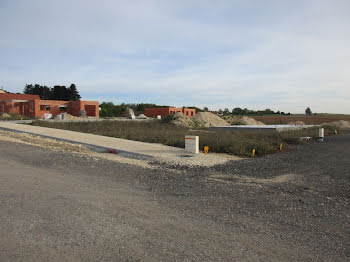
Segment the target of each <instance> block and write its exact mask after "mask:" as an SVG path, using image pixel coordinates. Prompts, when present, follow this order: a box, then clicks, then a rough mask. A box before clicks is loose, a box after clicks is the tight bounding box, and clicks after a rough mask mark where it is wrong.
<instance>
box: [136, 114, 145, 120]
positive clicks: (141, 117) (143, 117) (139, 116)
mask: <svg viewBox="0 0 350 262" xmlns="http://www.w3.org/2000/svg"><path fill="white" fill-rule="evenodd" d="M136 119H148V117H147V116H145V115H144V114H141V115H138V116H137V117H136Z"/></svg>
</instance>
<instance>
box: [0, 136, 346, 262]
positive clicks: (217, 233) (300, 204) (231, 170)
mask: <svg viewBox="0 0 350 262" xmlns="http://www.w3.org/2000/svg"><path fill="white" fill-rule="evenodd" d="M349 145H350V136H349V135H348V136H337V137H332V138H330V139H329V140H328V141H327V142H326V143H324V144H312V145H307V146H304V147H297V148H296V149H295V150H294V151H293V152H287V153H282V154H277V155H272V156H268V157H265V158H260V159H248V160H243V161H232V163H230V164H227V165H222V166H217V167H215V168H211V169H206V168H202V169H201V168H197V169H186V168H182V169H176V170H175V169H174V170H172V169H169V168H165V167H156V168H155V169H142V168H140V167H137V166H132V165H127V164H120V163H116V162H113V161H108V160H104V159H101V160H93V159H90V158H88V157H87V156H80V155H77V154H70V153H63V152H55V151H50V150H48V149H43V148H39V147H34V146H29V145H23V144H17V143H13V142H7V141H2V140H0V221H1V223H0V261H347V260H348V261H349V260H350V227H349V226H350V224H349V219H350V211H349V210H350V205H349V198H350V191H349V185H350V168H349V167H350V165H349V159H350V153H349V150H348V148H349ZM329 150H331V152H328V151H329ZM306 157H308V159H306ZM314 162H316V163H314Z"/></svg>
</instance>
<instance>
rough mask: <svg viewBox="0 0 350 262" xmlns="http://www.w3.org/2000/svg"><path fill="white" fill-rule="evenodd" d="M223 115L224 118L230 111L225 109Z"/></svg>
mask: <svg viewBox="0 0 350 262" xmlns="http://www.w3.org/2000/svg"><path fill="white" fill-rule="evenodd" d="M223 114H224V116H228V115H229V114H230V110H228V108H225V109H224V112H223Z"/></svg>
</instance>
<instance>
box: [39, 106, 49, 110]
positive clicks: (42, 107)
mask: <svg viewBox="0 0 350 262" xmlns="http://www.w3.org/2000/svg"><path fill="white" fill-rule="evenodd" d="M40 110H41V111H50V106H47V105H40Z"/></svg>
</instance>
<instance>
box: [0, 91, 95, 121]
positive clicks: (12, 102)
mask: <svg viewBox="0 0 350 262" xmlns="http://www.w3.org/2000/svg"><path fill="white" fill-rule="evenodd" d="M83 109H84V110H85V112H86V115H87V116H94V117H99V103H98V102H95V101H59V100H41V99H40V97H39V95H25V94H13V93H2V92H0V112H2V113H8V114H20V115H23V116H27V117H33V118H34V117H35V118H41V117H43V116H44V114H45V113H49V114H52V115H53V116H56V115H59V114H61V113H68V114H71V115H73V116H79V113H80V111H81V110H83Z"/></svg>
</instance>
